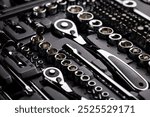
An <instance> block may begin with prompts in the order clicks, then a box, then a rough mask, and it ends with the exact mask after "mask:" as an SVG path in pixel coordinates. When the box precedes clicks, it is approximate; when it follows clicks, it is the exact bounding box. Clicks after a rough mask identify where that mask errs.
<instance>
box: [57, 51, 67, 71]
mask: <svg viewBox="0 0 150 117" xmlns="http://www.w3.org/2000/svg"><path fill="white" fill-rule="evenodd" d="M66 58H67V56H66V55H65V54H64V53H57V54H56V55H55V66H56V67H59V68H60V66H61V61H62V60H64V59H66Z"/></svg>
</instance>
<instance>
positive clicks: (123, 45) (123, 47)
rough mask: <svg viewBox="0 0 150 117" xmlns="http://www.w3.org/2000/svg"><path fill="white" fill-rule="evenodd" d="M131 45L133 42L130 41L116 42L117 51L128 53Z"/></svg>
mask: <svg viewBox="0 0 150 117" xmlns="http://www.w3.org/2000/svg"><path fill="white" fill-rule="evenodd" d="M132 47H133V43H132V42H131V41H127V40H123V41H120V42H119V44H118V51H120V52H122V53H129V49H130V48H132Z"/></svg>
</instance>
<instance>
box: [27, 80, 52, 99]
mask: <svg viewBox="0 0 150 117" xmlns="http://www.w3.org/2000/svg"><path fill="white" fill-rule="evenodd" d="M30 84H31V85H32V87H33V88H34V89H35V90H36V91H37V92H38V93H39V94H40V95H41V96H42V97H43V98H44V99H45V100H50V99H49V98H48V97H47V96H46V95H45V94H44V93H43V92H42V91H41V90H40V89H39V88H38V87H37V86H36V85H35V84H34V83H33V82H32V81H30Z"/></svg>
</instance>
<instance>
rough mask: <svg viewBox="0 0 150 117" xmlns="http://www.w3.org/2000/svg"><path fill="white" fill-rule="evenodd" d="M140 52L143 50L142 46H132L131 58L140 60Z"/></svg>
mask: <svg viewBox="0 0 150 117" xmlns="http://www.w3.org/2000/svg"><path fill="white" fill-rule="evenodd" d="M140 54H142V50H141V49H140V48H138V47H132V48H130V50H129V54H128V56H129V57H130V58H131V59H133V60H136V61H137V60H138V56H139V55H140Z"/></svg>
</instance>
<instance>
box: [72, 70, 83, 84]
mask: <svg viewBox="0 0 150 117" xmlns="http://www.w3.org/2000/svg"><path fill="white" fill-rule="evenodd" d="M74 74H75V78H74V82H75V83H76V84H78V85H79V83H80V77H81V76H82V75H84V72H83V71H82V70H77V71H75V73H74Z"/></svg>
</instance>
